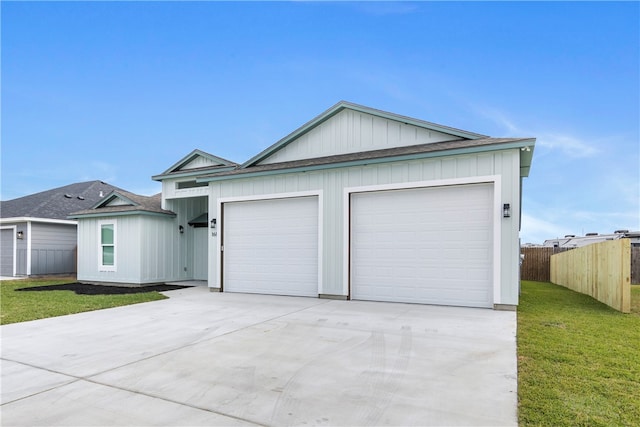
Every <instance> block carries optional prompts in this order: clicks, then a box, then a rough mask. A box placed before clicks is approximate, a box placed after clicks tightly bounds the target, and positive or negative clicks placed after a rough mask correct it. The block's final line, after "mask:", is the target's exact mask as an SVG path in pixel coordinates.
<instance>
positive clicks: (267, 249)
mask: <svg viewBox="0 0 640 427" xmlns="http://www.w3.org/2000/svg"><path fill="white" fill-rule="evenodd" d="M223 209H224V217H223V222H224V224H223V233H224V234H223V246H224V251H223V268H224V269H223V272H222V274H223V290H224V291H226V292H248V293H260V294H275V295H296V296H315V297H317V296H318V198H317V197H315V196H314V197H297V198H290V199H270V200H259V201H247V202H232V203H224V204H223Z"/></svg>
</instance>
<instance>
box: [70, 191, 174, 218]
mask: <svg viewBox="0 0 640 427" xmlns="http://www.w3.org/2000/svg"><path fill="white" fill-rule="evenodd" d="M115 193H117V194H119V195H121V196H123V197H126V198H127V199H129V200H130V201H132V202H133V203H134V204H133V205H119V206H101V207H98V208H95V209H92V208H93V206H92V207H91V208H90V209H83V210H81V211H77V212H72V213H71V217H79V216H84V215H95V214H110V213H121V212H153V213H160V214H165V215H171V216H175V213H174V212H171V211H168V210H166V209H162V193H158V194H155V195H153V196H141V195H139V194H134V193H130V192H128V191H125V190H120V189H118V190H116V191H115ZM105 196H107V197H110V196H111V195H109V194H106V195H105ZM94 205H95V204H94Z"/></svg>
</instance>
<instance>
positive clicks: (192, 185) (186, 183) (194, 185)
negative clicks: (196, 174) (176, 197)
mask: <svg viewBox="0 0 640 427" xmlns="http://www.w3.org/2000/svg"><path fill="white" fill-rule="evenodd" d="M208 185H209V183H207V182H196V181H182V182H176V190H184V189H186V188H197V187H207V186H208Z"/></svg>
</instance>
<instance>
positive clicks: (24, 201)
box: [0, 181, 120, 219]
mask: <svg viewBox="0 0 640 427" xmlns="http://www.w3.org/2000/svg"><path fill="white" fill-rule="evenodd" d="M114 190H120V189H119V188H118V187H115V186H113V185H110V184H107V183H106V182H102V181H87V182H78V183H75V184H70V185H65V186H64V187H58V188H54V189H52V190H46V191H42V192H40V193H35V194H31V195H29V196H24V197H19V198H17V199H12V200H7V201H4V202H0V217H1V218H16V217H30V218H50V219H68V218H67V217H68V216H69V214H70V213H71V212H75V211H78V210H82V209H87V208H89V207H91V206H94V205H95V204H96V203H98V202H99V201H100V200H101V199H102V198H103V197H104V196H106V195H107V194H109V193H111V192H112V191H114ZM100 194H102V196H100Z"/></svg>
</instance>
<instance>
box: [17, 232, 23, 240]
mask: <svg viewBox="0 0 640 427" xmlns="http://www.w3.org/2000/svg"><path fill="white" fill-rule="evenodd" d="M16 238H18V239H20V240H22V239H24V231H18V232H17V233H16Z"/></svg>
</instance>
